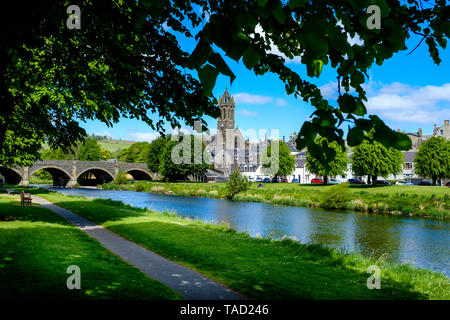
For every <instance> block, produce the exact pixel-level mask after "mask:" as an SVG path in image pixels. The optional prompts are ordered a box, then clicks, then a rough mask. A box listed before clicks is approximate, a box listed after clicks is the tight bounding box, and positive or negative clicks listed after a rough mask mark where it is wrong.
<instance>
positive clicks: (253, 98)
mask: <svg viewBox="0 0 450 320" xmlns="http://www.w3.org/2000/svg"><path fill="white" fill-rule="evenodd" d="M233 97H234V101H235V102H236V103H247V104H266V103H269V102H272V101H273V98H272V97H268V96H260V95H257V94H250V93H245V92H241V93H236V94H233Z"/></svg>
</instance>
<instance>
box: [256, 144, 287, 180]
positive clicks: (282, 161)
mask: <svg viewBox="0 0 450 320" xmlns="http://www.w3.org/2000/svg"><path fill="white" fill-rule="evenodd" d="M272 143H276V144H277V145H278V154H276V153H275V152H273V151H272ZM272 143H271V144H270V145H269V146H268V147H267V148H266V150H265V151H264V153H263V154H262V157H261V163H262V171H263V172H264V173H265V174H270V175H274V176H275V178H277V177H279V176H287V175H289V174H291V173H292V171H294V170H295V158H294V156H293V155H292V154H291V150H290V149H289V147H288V145H287V144H286V143H285V142H283V141H274V142H272Z"/></svg>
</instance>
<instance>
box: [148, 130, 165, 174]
mask: <svg viewBox="0 0 450 320" xmlns="http://www.w3.org/2000/svg"><path fill="white" fill-rule="evenodd" d="M168 141H170V135H169V136H165V137H158V138H157V139H155V140H153V141H152V142H151V143H150V146H149V148H148V153H147V165H148V168H149V170H150V171H151V172H158V171H159V164H160V163H161V160H160V159H161V155H162V153H163V150H164V148H165V146H166V143H167V142H168Z"/></svg>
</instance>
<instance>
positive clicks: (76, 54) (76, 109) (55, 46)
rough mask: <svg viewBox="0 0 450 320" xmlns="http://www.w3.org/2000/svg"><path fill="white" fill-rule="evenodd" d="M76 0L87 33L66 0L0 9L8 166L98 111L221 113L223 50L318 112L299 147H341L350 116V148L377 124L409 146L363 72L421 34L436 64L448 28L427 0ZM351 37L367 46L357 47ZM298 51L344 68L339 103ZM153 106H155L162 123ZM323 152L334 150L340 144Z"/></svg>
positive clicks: (2, 154)
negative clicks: (372, 106) (74, 23)
mask: <svg viewBox="0 0 450 320" xmlns="http://www.w3.org/2000/svg"><path fill="white" fill-rule="evenodd" d="M78 3H79V6H80V8H81V10H82V14H81V20H82V23H81V28H80V29H72V30H71V29H69V28H68V27H67V26H66V23H65V22H66V20H67V18H68V16H67V14H66V9H67V4H68V3H67V1H62V0H56V1H54V0H53V1H50V0H43V1H29V2H27V3H26V4H24V3H23V2H17V1H16V2H12V3H10V6H9V8H8V14H7V15H4V17H2V22H3V26H5V27H4V28H1V31H0V41H1V44H2V45H1V47H0V103H1V105H2V108H1V109H0V163H1V164H2V165H11V164H13V163H17V164H29V163H30V162H32V161H33V160H34V159H36V158H37V157H38V154H39V149H40V145H41V142H42V141H43V139H44V138H46V139H48V141H49V143H50V145H51V146H52V147H53V148H57V147H62V148H67V147H68V146H69V145H70V144H71V143H73V142H74V141H78V140H80V139H83V137H84V136H85V135H86V132H85V131H84V129H82V128H81V127H80V126H79V124H78V121H85V120H91V119H97V120H100V121H102V122H104V123H106V124H107V125H108V126H111V125H113V124H114V123H116V122H118V121H119V119H120V117H121V116H124V117H131V118H137V119H141V120H143V121H145V122H146V123H147V124H148V125H149V126H150V127H151V128H152V129H154V130H155V129H156V130H158V131H163V123H164V120H166V121H167V122H169V123H170V124H171V125H172V126H177V125H179V124H180V121H182V122H186V123H187V124H188V125H192V124H193V122H194V121H195V120H201V121H202V122H203V124H206V122H205V121H204V119H203V117H204V116H208V115H210V116H213V117H217V116H219V110H218V108H217V107H216V106H215V99H214V98H213V96H212V89H213V88H214V85H215V82H216V79H217V77H218V74H219V73H221V74H224V75H226V76H229V77H230V79H231V81H232V80H233V79H234V78H235V75H234V74H233V72H232V71H231V69H230V68H229V67H228V65H227V64H226V62H225V61H224V59H223V57H222V53H221V52H223V54H225V55H227V56H228V57H230V58H231V59H233V60H235V61H241V59H242V61H243V63H244V65H245V66H246V67H247V68H248V69H249V70H252V71H254V72H255V73H256V74H257V75H262V74H265V73H267V72H271V73H275V74H276V75H278V77H279V78H280V80H281V81H282V82H283V83H284V85H285V87H286V91H287V93H288V94H294V95H295V96H296V97H302V98H303V100H304V101H306V102H309V103H311V104H312V105H313V106H314V107H315V108H316V109H317V110H316V111H315V112H314V113H313V114H312V120H311V121H306V122H304V123H303V125H302V127H301V130H300V133H299V135H298V139H297V147H298V148H299V149H303V148H304V147H305V146H307V147H308V148H309V147H310V146H312V145H314V139H315V137H316V136H317V135H320V136H322V137H325V138H327V140H328V141H337V142H338V143H339V144H340V145H341V146H342V147H344V137H343V131H342V130H341V129H340V128H339V126H340V125H341V124H342V123H343V122H346V121H348V122H349V123H353V124H354V126H353V127H352V128H351V129H350V130H349V133H348V136H347V140H348V142H349V144H350V145H351V146H355V145H358V144H359V143H361V142H362V140H363V139H364V135H365V133H367V132H368V131H370V130H371V129H374V130H375V134H374V139H375V140H377V141H379V142H381V143H382V144H383V145H384V146H386V147H395V148H398V149H404V150H406V149H409V148H410V146H411V141H410V140H409V139H408V137H407V136H406V135H404V134H401V133H397V132H395V131H393V130H391V129H390V128H388V127H387V126H386V125H385V124H384V122H383V121H382V120H381V119H379V118H378V117H376V116H373V115H370V116H368V117H366V114H367V110H366V108H365V106H364V101H366V100H367V98H366V93H365V91H364V89H363V84H364V83H365V81H366V80H367V71H368V70H369V68H370V67H371V66H372V65H373V63H377V64H378V65H382V64H383V62H384V61H385V60H387V59H389V58H391V57H392V56H393V54H394V53H396V52H398V51H400V50H406V49H407V47H406V45H405V43H406V40H407V39H408V38H409V37H410V36H411V34H415V35H419V36H420V37H421V41H420V42H419V44H420V43H422V40H425V43H426V45H427V46H428V48H429V52H430V56H431V57H432V58H433V61H434V62H435V63H436V64H439V63H440V58H439V50H438V49H439V47H441V48H445V47H446V43H447V39H446V38H448V35H449V33H450V31H449V30H450V28H449V22H448V20H447V17H448V15H449V8H448V6H446V1H444V0H437V1H435V2H434V3H430V2H427V6H422V1H420V0H411V1H407V3H405V2H404V1H394V0H374V1H366V0H363V1H320V0H312V1H306V0H299V1H293V0H292V1H280V0H269V1H268V0H250V1H217V0H191V1H184V0H172V1H166V2H161V1H135V0H123V1H120V2H108V3H104V2H103V1H87V0H84V1H83V0H80V1H79V2H78ZM371 4H376V5H378V6H379V7H380V11H381V17H380V18H382V19H381V20H382V29H381V30H382V31H380V30H377V29H375V30H373V29H369V28H368V27H367V19H368V18H369V16H368V15H367V13H366V10H367V7H368V6H369V5H371ZM24 7H26V8H27V10H24ZM111 21H114V23H111ZM256 30H261V32H256ZM179 35H183V37H186V38H194V37H195V40H196V41H197V45H196V47H195V49H194V50H193V52H192V53H188V52H187V49H186V50H184V49H183V47H182V43H181V42H179V40H178V39H181V37H179ZM348 35H350V36H352V37H353V36H356V35H357V36H358V37H359V38H360V39H361V43H356V44H350V43H349V41H348V40H347V37H348ZM417 40H419V39H417ZM183 42H184V40H183ZM273 47H276V48H277V51H278V52H280V54H275V53H273V50H272V48H273ZM296 57H297V58H298V57H300V58H301V63H302V64H303V65H304V66H305V67H306V75H307V76H309V77H319V76H320V74H321V71H322V68H323V66H324V65H328V64H330V65H331V67H332V68H334V69H335V70H336V72H337V75H338V77H337V78H338V81H337V91H338V93H339V99H338V102H337V105H330V104H329V103H328V101H327V100H326V99H324V98H323V97H322V95H321V93H320V90H319V88H318V87H317V86H316V85H314V84H313V83H311V82H310V81H307V80H305V79H306V77H305V76H304V75H303V74H298V73H297V72H296V71H294V70H292V69H291V68H289V67H288V65H287V64H286V60H287V59H294V58H296ZM299 70H303V69H302V68H299ZM195 71H196V72H197V74H198V78H199V81H198V80H197V79H196V78H195ZM352 92H355V94H353V93H352ZM152 113H157V114H158V121H157V122H156V123H155V121H154V120H153V119H152V118H151V117H150V115H151V114H152ZM323 151H324V152H326V153H329V154H330V155H332V154H333V151H332V148H327V149H325V150H323Z"/></svg>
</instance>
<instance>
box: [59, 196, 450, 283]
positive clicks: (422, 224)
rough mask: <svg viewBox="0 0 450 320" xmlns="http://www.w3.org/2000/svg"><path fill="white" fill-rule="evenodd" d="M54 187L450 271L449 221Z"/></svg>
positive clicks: (252, 232) (447, 274)
mask: <svg viewBox="0 0 450 320" xmlns="http://www.w3.org/2000/svg"><path fill="white" fill-rule="evenodd" d="M51 189H52V190H55V191H59V192H61V193H63V194H66V195H81V196H85V197H91V198H104V199H108V198H109V199H112V200H119V201H123V202H124V203H126V204H130V205H132V206H134V207H141V208H145V207H147V208H149V209H154V210H158V211H164V210H167V211H176V212H178V213H179V214H180V215H183V216H191V217H198V218H199V219H202V220H204V221H213V222H220V221H225V222H227V223H229V224H230V225H231V227H233V228H234V229H236V230H238V231H247V232H248V233H249V234H250V235H252V236H258V235H261V236H266V235H269V234H272V235H273V236H275V237H282V236H283V235H286V236H290V237H292V236H294V237H295V238H296V239H297V240H299V241H300V242H302V243H321V244H324V245H326V246H328V247H333V248H341V249H344V250H348V251H357V252H359V253H361V254H363V255H366V256H370V255H373V256H375V257H380V256H381V255H384V256H386V257H387V258H386V259H387V260H388V261H390V262H396V263H408V262H409V263H411V264H413V265H415V266H417V267H421V268H427V269H431V270H435V271H438V272H442V273H444V274H445V275H446V276H447V277H448V276H449V274H450V268H449V265H450V264H449V250H448V245H449V240H450V235H449V223H448V222H446V221H441V220H433V219H423V218H416V217H399V216H388V215H370V214H365V213H359V212H344V211H334V210H332V211H331V210H323V209H313V208H303V207H289V206H278V205H271V204H265V203H256V202H237V201H236V202H235V201H226V200H216V199H208V198H187V197H178V196H170V195H160V194H151V193H147V192H136V191H116V190H99V189H84V188H80V189H63V188H51Z"/></svg>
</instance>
